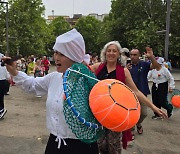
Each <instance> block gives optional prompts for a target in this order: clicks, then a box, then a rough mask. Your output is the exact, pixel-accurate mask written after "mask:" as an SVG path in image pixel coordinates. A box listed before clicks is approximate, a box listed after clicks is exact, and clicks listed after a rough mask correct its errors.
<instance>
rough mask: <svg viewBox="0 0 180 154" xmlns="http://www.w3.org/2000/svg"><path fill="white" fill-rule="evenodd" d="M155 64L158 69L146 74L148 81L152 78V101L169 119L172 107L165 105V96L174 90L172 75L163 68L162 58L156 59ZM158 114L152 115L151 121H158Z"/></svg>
mask: <svg viewBox="0 0 180 154" xmlns="http://www.w3.org/2000/svg"><path fill="white" fill-rule="evenodd" d="M157 63H158V65H159V67H160V68H159V69H153V70H152V71H150V72H149V74H148V79H150V78H151V77H152V81H153V85H152V90H151V92H152V101H153V103H154V105H156V106H157V107H158V108H161V107H163V108H164V109H166V110H167V115H168V117H171V115H172V110H173V106H172V104H168V103H167V95H168V92H172V91H173V89H174V88H175V82H174V78H173V76H172V74H171V73H170V72H169V70H168V69H167V68H166V67H165V66H164V64H163V63H164V58H162V57H158V58H157ZM159 118H161V117H159V115H158V114H156V113H154V116H152V119H159Z"/></svg>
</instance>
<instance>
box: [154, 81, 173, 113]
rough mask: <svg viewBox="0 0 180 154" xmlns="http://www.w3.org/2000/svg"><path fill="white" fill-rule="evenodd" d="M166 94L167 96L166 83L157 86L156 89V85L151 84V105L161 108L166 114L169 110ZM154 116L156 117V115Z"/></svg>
mask: <svg viewBox="0 0 180 154" xmlns="http://www.w3.org/2000/svg"><path fill="white" fill-rule="evenodd" d="M167 94H168V82H164V83H160V84H158V88H157V87H156V84H155V83H153V85H152V101H153V104H154V105H155V106H156V107H158V108H161V107H163V108H164V109H166V110H167V112H168V111H169V110H170V108H169V106H168V104H167ZM154 114H155V115H156V116H158V114H157V113H154Z"/></svg>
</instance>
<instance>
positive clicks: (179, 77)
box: [171, 68, 180, 81]
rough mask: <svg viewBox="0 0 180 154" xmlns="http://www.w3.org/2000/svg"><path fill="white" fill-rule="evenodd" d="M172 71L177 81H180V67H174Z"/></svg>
mask: <svg viewBox="0 0 180 154" xmlns="http://www.w3.org/2000/svg"><path fill="white" fill-rule="evenodd" d="M171 73H172V75H173V77H174V80H175V81H177V80H178V81H180V68H174V69H173V70H172V72H171Z"/></svg>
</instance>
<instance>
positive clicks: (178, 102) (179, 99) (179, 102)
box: [171, 95, 180, 108]
mask: <svg viewBox="0 0 180 154" xmlns="http://www.w3.org/2000/svg"><path fill="white" fill-rule="evenodd" d="M171 102H172V105H173V106H175V107H176V108H180V95H174V96H173V97H172V98H171Z"/></svg>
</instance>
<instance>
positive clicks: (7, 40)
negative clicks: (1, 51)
mask: <svg viewBox="0 0 180 154" xmlns="http://www.w3.org/2000/svg"><path fill="white" fill-rule="evenodd" d="M0 3H1V4H5V5H6V54H7V55H9V38H8V2H4V1H3V2H2V1H0Z"/></svg>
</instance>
